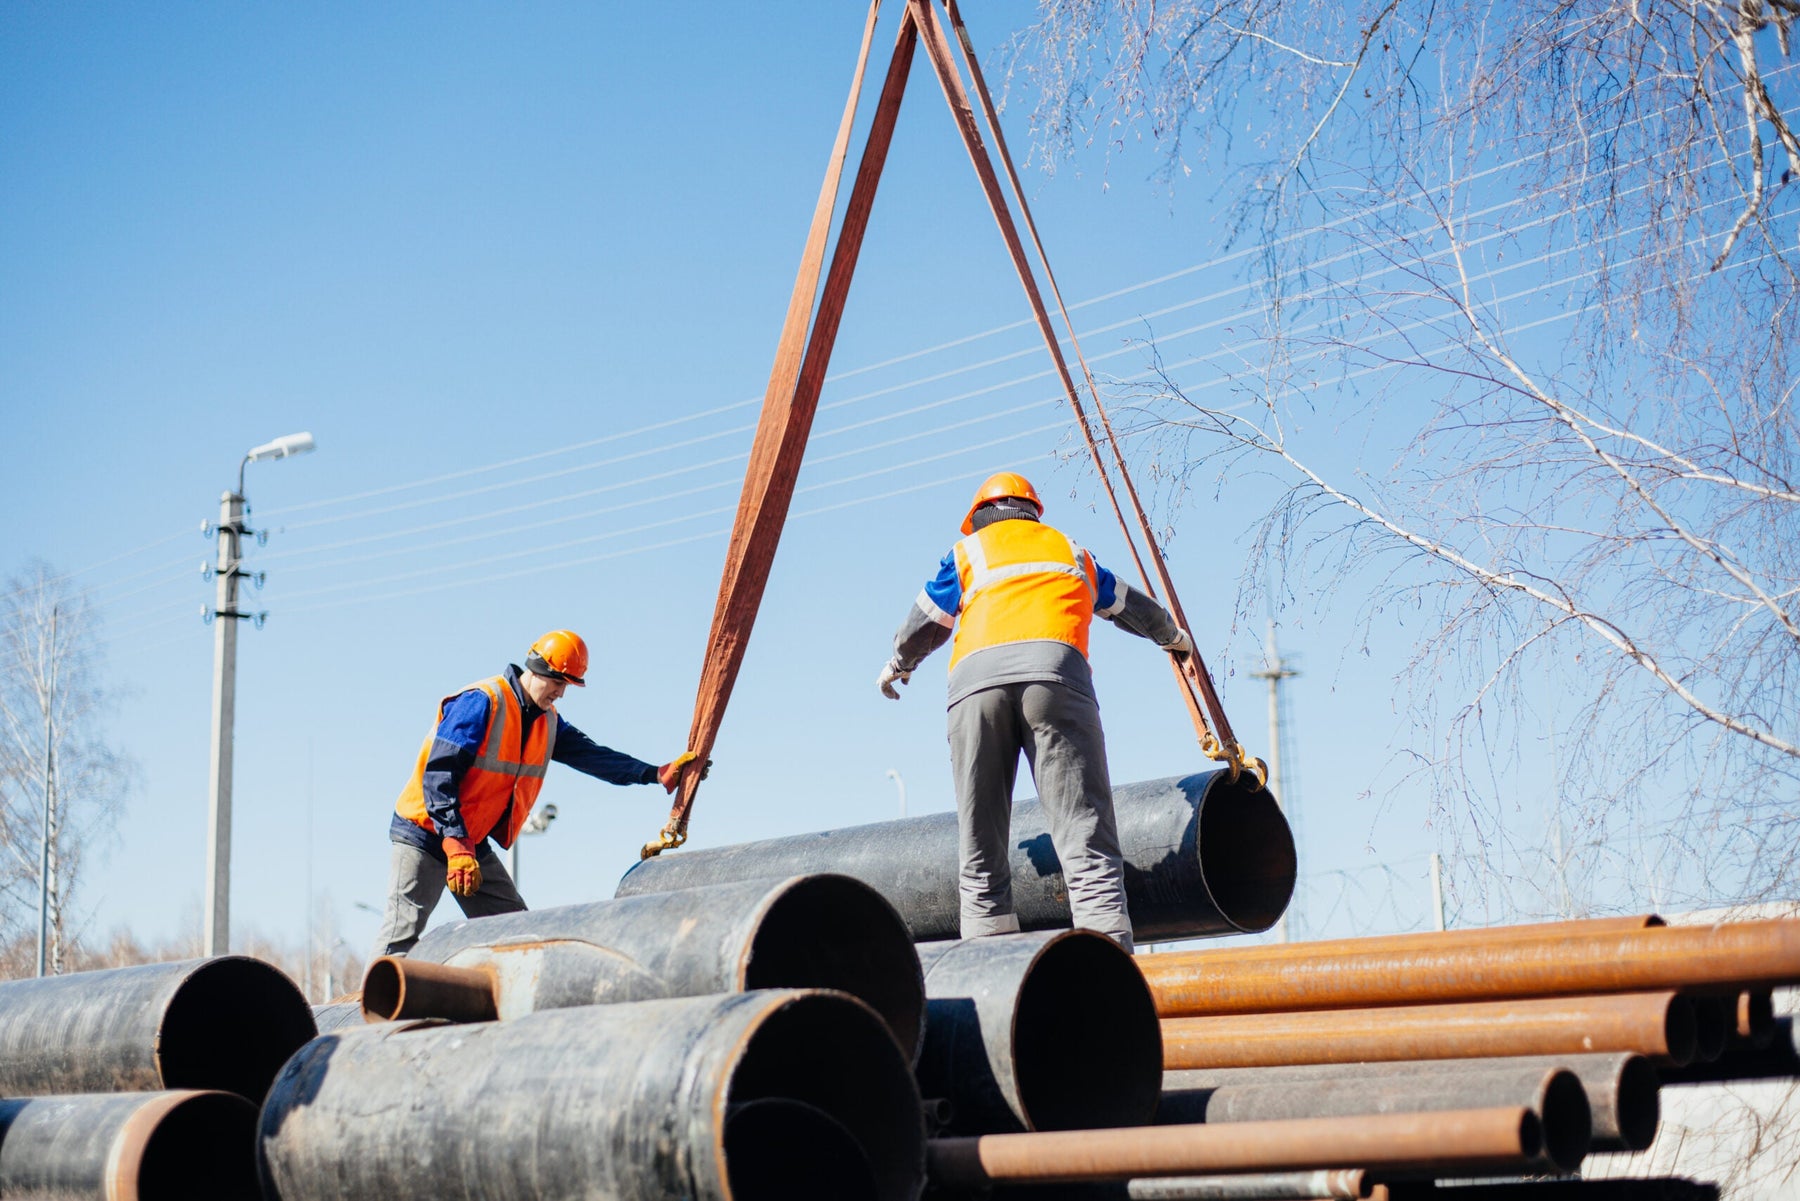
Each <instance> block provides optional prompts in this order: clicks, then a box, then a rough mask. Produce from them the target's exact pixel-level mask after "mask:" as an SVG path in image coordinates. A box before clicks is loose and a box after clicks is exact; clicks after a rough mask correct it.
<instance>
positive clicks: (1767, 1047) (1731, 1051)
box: [1658, 1017, 1800, 1084]
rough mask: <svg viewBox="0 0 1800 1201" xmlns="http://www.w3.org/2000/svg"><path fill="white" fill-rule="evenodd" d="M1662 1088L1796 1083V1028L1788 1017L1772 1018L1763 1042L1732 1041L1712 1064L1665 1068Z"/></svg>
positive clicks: (1799, 1030)
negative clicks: (1723, 1082)
mask: <svg viewBox="0 0 1800 1201" xmlns="http://www.w3.org/2000/svg"><path fill="white" fill-rule="evenodd" d="M1658 1075H1660V1076H1661V1077H1662V1082H1663V1083H1664V1084H1712V1083H1716V1082H1717V1081H1721V1080H1774V1079H1800V1027H1796V1025H1795V1023H1794V1019H1793V1018H1791V1017H1782V1018H1776V1019H1775V1020H1774V1023H1773V1030H1772V1032H1771V1035H1770V1037H1769V1039H1768V1041H1767V1042H1765V1043H1764V1044H1763V1045H1762V1046H1758V1045H1756V1044H1755V1043H1753V1042H1751V1041H1750V1040H1749V1039H1737V1040H1734V1041H1733V1042H1732V1043H1731V1045H1729V1046H1727V1047H1726V1048H1725V1054H1723V1055H1721V1056H1719V1058H1718V1059H1716V1060H1715V1061H1713V1062H1712V1063H1694V1064H1689V1065H1687V1066H1686V1067H1665V1068H1661V1069H1659V1071H1658Z"/></svg>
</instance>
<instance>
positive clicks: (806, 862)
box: [618, 771, 1294, 942]
mask: <svg viewBox="0 0 1800 1201" xmlns="http://www.w3.org/2000/svg"><path fill="white" fill-rule="evenodd" d="M1113 808H1114V810H1115V812H1116V813H1117V816H1118V827H1119V845H1120V847H1121V849H1122V850H1123V852H1124V857H1125V893H1126V899H1127V901H1128V903H1129V905H1130V908H1131V926H1132V930H1133V932H1134V933H1135V934H1136V936H1137V939H1138V941H1139V942H1152V941H1155V940H1157V939H1173V938H1197V937H1202V936H1206V935H1216V934H1239V933H1245V932H1255V931H1259V930H1266V929H1268V928H1269V927H1270V926H1273V925H1274V924H1275V922H1276V921H1277V920H1278V919H1279V918H1280V917H1281V914H1282V912H1283V911H1284V910H1285V909H1286V908H1287V904H1288V900H1289V898H1290V897H1292V896H1293V892H1294V837H1293V834H1292V833H1291V832H1290V831H1289V830H1288V825H1287V820H1286V819H1285V818H1284V817H1283V816H1282V814H1281V807H1280V806H1279V805H1277V804H1276V803H1275V798H1274V796H1273V795H1272V794H1270V792H1269V791H1268V790H1267V789H1264V788H1258V787H1256V785H1255V782H1254V781H1253V780H1252V779H1250V778H1249V777H1248V776H1240V777H1239V778H1238V780H1237V781H1236V782H1235V783H1234V782H1232V781H1231V780H1230V778H1229V777H1228V776H1227V774H1226V773H1225V772H1222V771H1215V772H1202V773H1200V774H1197V775H1192V776H1182V777H1172V778H1170V779H1165V780H1149V781H1145V782H1143V783H1137V784H1121V785H1117V786H1115V787H1114V789H1113ZM1012 846H1013V853H1012V889H1013V907H1014V910H1015V911H1016V912H1017V914H1018V916H1019V924H1020V927H1021V928H1022V929H1025V930H1053V929H1064V928H1067V927H1068V925H1069V922H1070V916H1069V901H1068V890H1067V888H1066V887H1065V885H1064V882H1063V874H1062V865H1061V863H1060V862H1059V861H1058V860H1057V858H1056V852H1055V850H1054V848H1053V847H1052V846H1051V844H1050V835H1049V833H1048V830H1047V828H1046V826H1045V824H1044V818H1043V814H1042V812H1041V810H1040V809H1039V807H1038V805H1037V802H1036V801H1023V802H1020V803H1019V804H1017V805H1014V806H1013V817H1012ZM803 872H842V873H843V874H845V875H848V876H855V877H856V878H857V879H859V880H864V881H867V882H868V883H869V884H871V885H873V886H874V887H875V888H876V889H877V890H879V891H880V892H881V894H882V895H883V896H885V897H886V898H887V899H888V900H889V901H891V902H893V904H894V907H895V908H896V909H898V910H899V911H900V915H901V916H902V917H903V918H905V919H906V924H907V925H908V926H909V927H910V928H911V929H912V934H913V937H914V938H916V939H918V940H920V941H921V942H923V941H927V940H936V939H954V938H956V937H958V935H959V933H960V931H959V928H958V911H957V890H956V877H957V834H956V815H955V814H954V813H934V814H930V815H928V816H925V817H912V818H904V819H902V820H900V821H893V822H878V823H876V824H874V825H868V826H855V827H852V828H850V829H845V830H828V831H823V832H819V833H812V834H796V835H793V836H790V837H787V838H772V839H769V840H767V841H764V842H749V843H741V844H739V845H736V846H726V847H715V848H712V849H710V850H705V851H682V852H681V853H679V854H664V855H659V856H657V857H655V858H653V859H646V860H644V861H643V862H641V863H639V864H637V865H636V866H635V867H633V868H632V869H631V870H630V871H628V872H626V873H625V877H624V879H622V880H620V881H619V889H618V895H620V896H636V895H641V894H644V893H654V892H668V891H670V890H672V889H679V888H692V887H695V886H697V885H701V884H712V883H717V882H720V881H726V880H749V879H766V878H769V877H772V876H789V875H794V874H796V873H803Z"/></svg>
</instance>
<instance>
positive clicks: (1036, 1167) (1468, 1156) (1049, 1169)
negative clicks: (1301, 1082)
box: [927, 1108, 1542, 1188]
mask: <svg viewBox="0 0 1800 1201" xmlns="http://www.w3.org/2000/svg"><path fill="white" fill-rule="evenodd" d="M1541 1145H1542V1139H1541V1136H1540V1133H1539V1130H1538V1120H1537V1117H1536V1115H1534V1114H1533V1113H1532V1112H1531V1111H1530V1110H1529V1109H1522V1108H1521V1109H1508V1108H1493V1109H1465V1110H1454V1111H1451V1112H1447V1113H1385V1114H1375V1115H1369V1116H1363V1117H1353V1118H1299V1119H1295V1120H1293V1121H1286V1122H1239V1123H1234V1124H1232V1125H1229V1126H1151V1127H1148V1128H1145V1129H1141V1130H1069V1131H1056V1132H1050V1133H1039V1134H989V1135H983V1136H981V1137H979V1138H950V1139H934V1140H932V1142H931V1146H930V1149H929V1152H928V1154H927V1163H928V1164H929V1166H930V1172H931V1178H932V1180H933V1181H934V1182H936V1183H937V1184H939V1185H943V1186H947V1187H951V1188H958V1187H960V1188H970V1187H977V1186H982V1185H993V1184H1025V1183H1036V1184H1054V1183H1058V1182H1076V1181H1087V1180H1132V1179H1138V1178H1142V1177H1154V1176H1195V1175H1210V1174H1212V1173H1215V1172H1276V1171H1294V1170H1301V1169H1312V1168H1319V1167H1324V1166H1327V1165H1331V1164H1346V1163H1353V1164H1357V1165H1360V1166H1361V1167H1363V1168H1364V1169H1366V1170H1367V1171H1370V1172H1376V1173H1383V1172H1414V1171H1431V1172H1436V1173H1451V1172H1456V1173H1466V1172H1473V1171H1476V1170H1481V1171H1487V1170H1496V1171H1504V1170H1520V1169H1523V1168H1525V1167H1526V1166H1528V1165H1529V1163H1530V1162H1531V1161H1532V1160H1533V1159H1534V1158H1535V1157H1536V1156H1537V1155H1538V1153H1539V1150H1540V1148H1541Z"/></svg>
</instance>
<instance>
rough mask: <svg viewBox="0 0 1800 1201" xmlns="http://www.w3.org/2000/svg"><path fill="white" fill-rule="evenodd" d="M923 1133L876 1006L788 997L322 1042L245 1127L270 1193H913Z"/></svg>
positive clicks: (665, 1004)
mask: <svg viewBox="0 0 1800 1201" xmlns="http://www.w3.org/2000/svg"><path fill="white" fill-rule="evenodd" d="M924 1145H925V1132H924V1122H923V1119H922V1116H921V1111H920V1099H919V1091H918V1088H917V1086H916V1085H915V1084H914V1082H913V1078H912V1071H911V1067H910V1065H909V1063H908V1062H907V1059H906V1056H905V1055H904V1054H903V1053H902V1052H901V1050H900V1048H899V1046H898V1044H896V1043H895V1041H894V1039H893V1036H892V1035H891V1033H890V1032H889V1031H888V1029H887V1027H886V1025H885V1024H884V1023H883V1022H882V1020H881V1018H880V1017H879V1016H878V1015H877V1014H876V1013H875V1012H874V1011H873V1010H871V1009H870V1008H868V1006H866V1005H864V1004H863V1003H862V1002H860V1001H858V1000H856V999H855V998H853V997H850V996H847V995H845V994H843V993H833V992H805V991H796V990H762V991H756V992H747V993H734V994H729V995H725V996H714V997H690V998H681V999H677V1000H667V1001H641V1002H636V1003H629V1004H621V1005H598V1006H589V1007H587V1008H583V1009H559V1010H546V1011H543V1012H539V1013H533V1014H527V1015H526V1016H524V1017H520V1018H515V1019H512V1020H509V1021H504V1022H487V1023H477V1024H472V1025H456V1026H436V1027H432V1028H428V1029H407V1028H406V1027H405V1026H403V1025H402V1026H376V1027H368V1028H365V1029H362V1030H357V1031H351V1032H346V1033H341V1034H332V1035H325V1036H323V1037H321V1038H319V1039H316V1040H314V1041H313V1042H311V1043H309V1044H307V1045H306V1046H305V1047H303V1048H302V1049H301V1050H300V1051H299V1053H297V1054H296V1055H295V1056H294V1057H293V1058H292V1059H291V1060H290V1061H289V1062H288V1064H287V1066H286V1067H285V1068H284V1069H283V1070H282V1073H281V1075H280V1077H279V1078H278V1079H277V1080H276V1082H275V1086H274V1088H273V1089H272V1090H271V1091H270V1095H269V1099H268V1102H267V1103H266V1104H265V1105H264V1106H263V1112H262V1119H261V1122H260V1126H259V1130H258V1135H257V1150H258V1159H259V1167H260V1171H261V1174H262V1180H263V1185H264V1189H265V1191H266V1193H267V1195H268V1196H271V1197H277V1196H278V1197H280V1198H281V1199H282V1201H340V1199H341V1198H344V1197H379V1198H381V1199H382V1201H445V1199H446V1198H449V1197H475V1196H477V1195H479V1197H480V1198H481V1199H482V1201H540V1199H556V1198H571V1199H573V1198H615V1199H618V1201H649V1199H651V1198H661V1197H683V1198H689V1199H690V1201H791V1199H792V1198H795V1197H839V1198H843V1199H844V1201H870V1199H873V1201H913V1198H915V1197H916V1196H917V1195H918V1193H919V1190H920V1189H921V1187H922V1186H923V1183H924V1176H923V1173H924ZM847 1181H848V1182H855V1181H861V1182H862V1186H861V1191H855V1189H854V1188H853V1187H852V1186H850V1185H847V1184H846V1182H847ZM846 1188H851V1191H845V1190H846Z"/></svg>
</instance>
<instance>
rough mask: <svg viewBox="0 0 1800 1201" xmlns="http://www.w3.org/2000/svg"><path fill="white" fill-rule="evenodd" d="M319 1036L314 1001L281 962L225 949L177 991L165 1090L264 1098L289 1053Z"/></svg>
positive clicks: (165, 1052) (166, 1043) (162, 1040)
mask: <svg viewBox="0 0 1800 1201" xmlns="http://www.w3.org/2000/svg"><path fill="white" fill-rule="evenodd" d="M317 1035H318V1025H317V1023H315V1022H314V1020H313V1012H312V1006H310V1005H308V1004H307V1003H306V998H305V997H304V996H302V995H301V993H300V990H299V988H297V987H295V985H294V982H293V981H292V980H289V979H288V978H287V976H286V975H285V974H284V973H283V972H282V971H281V970H280V969H279V968H277V967H274V966H273V965H271V964H267V963H264V962H263V961H262V960H260V959H251V958H250V957H248V956H245V955H226V956H222V957H220V958H217V959H209V960H207V961H205V962H204V963H202V964H200V965H199V966H198V967H197V968H195V969H194V970H193V972H191V973H190V974H189V975H188V977H187V979H185V980H183V981H182V982H181V986H180V987H179V988H177V989H176V990H175V995H174V996H173V997H171V998H170V1000H169V1004H168V1007H167V1009H166V1010H165V1012H164V1014H163V1024H162V1028H161V1029H160V1030H159V1031H158V1032H157V1053H156V1054H157V1064H158V1066H159V1068H160V1069H161V1073H162V1079H163V1086H164V1087H165V1088H171V1089H187V1088H192V1089H223V1090H224V1091H226V1092H232V1093H236V1094H238V1095H239V1096H241V1097H247V1098H249V1099H250V1100H251V1101H254V1102H256V1103H258V1104H261V1102H262V1099H263V1098H264V1097H265V1096H266V1095H267V1094H268V1091H269V1086H270V1085H271V1084H273V1083H274V1082H275V1074H276V1073H277V1072H279V1071H280V1070H281V1065H282V1064H284V1063H286V1062H287V1060H288V1056H290V1055H292V1054H293V1053H294V1052H295V1051H298V1050H299V1049H300V1048H301V1047H303V1046H305V1045H306V1044H307V1043H308V1042H310V1041H312V1039H313V1038H315V1037H316V1036H317Z"/></svg>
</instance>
